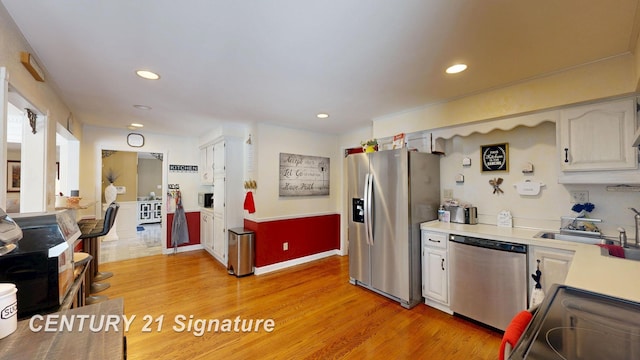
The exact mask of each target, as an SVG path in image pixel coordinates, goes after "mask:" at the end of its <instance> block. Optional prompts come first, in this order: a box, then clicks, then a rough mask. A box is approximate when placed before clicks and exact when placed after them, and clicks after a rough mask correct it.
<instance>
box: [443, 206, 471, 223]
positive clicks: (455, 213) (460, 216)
mask: <svg viewBox="0 0 640 360" xmlns="http://www.w3.org/2000/svg"><path fill="white" fill-rule="evenodd" d="M444 209H445V210H446V211H449V214H450V216H451V217H450V219H451V222H453V223H458V224H470V225H475V224H477V223H478V208H476V207H475V206H469V207H465V206H445V207H444Z"/></svg>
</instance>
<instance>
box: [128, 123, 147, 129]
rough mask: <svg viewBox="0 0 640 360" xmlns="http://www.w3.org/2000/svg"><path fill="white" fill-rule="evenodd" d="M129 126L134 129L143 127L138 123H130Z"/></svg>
mask: <svg viewBox="0 0 640 360" xmlns="http://www.w3.org/2000/svg"><path fill="white" fill-rule="evenodd" d="M130 126H131V127H134V128H141V127H144V125H142V124H138V123H131V125H130Z"/></svg>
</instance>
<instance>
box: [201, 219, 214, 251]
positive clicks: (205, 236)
mask: <svg viewBox="0 0 640 360" xmlns="http://www.w3.org/2000/svg"><path fill="white" fill-rule="evenodd" d="M200 240H201V243H202V245H203V247H204V249H205V250H207V252H209V253H210V254H211V255H213V211H208V210H201V211H200Z"/></svg>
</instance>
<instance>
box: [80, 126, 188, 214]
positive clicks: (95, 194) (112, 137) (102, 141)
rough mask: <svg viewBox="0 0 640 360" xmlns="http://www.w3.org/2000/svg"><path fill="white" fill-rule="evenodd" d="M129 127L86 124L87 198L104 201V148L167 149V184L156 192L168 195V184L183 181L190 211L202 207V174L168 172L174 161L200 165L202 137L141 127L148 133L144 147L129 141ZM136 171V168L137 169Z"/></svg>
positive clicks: (83, 184)
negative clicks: (101, 188) (100, 168)
mask: <svg viewBox="0 0 640 360" xmlns="http://www.w3.org/2000/svg"><path fill="white" fill-rule="evenodd" d="M129 132H130V131H128V130H126V129H111V128H102V127H93V126H85V127H84V130H83V135H84V136H83V141H82V144H81V149H80V150H81V151H80V169H81V172H80V196H81V197H82V198H83V202H84V201H87V202H93V201H100V192H99V188H98V190H96V184H99V183H100V180H101V179H100V176H101V172H98V171H97V170H98V166H99V163H98V162H99V161H100V156H101V152H100V151H101V149H111V150H122V151H134V152H135V151H142V152H158V153H162V152H165V153H166V157H165V158H164V159H163V163H162V165H163V168H164V173H163V176H166V178H163V180H164V184H163V186H164V188H163V190H162V191H157V192H156V195H158V196H162V197H163V199H165V198H166V190H167V184H179V185H180V190H181V192H182V200H183V206H184V208H185V210H186V211H199V208H198V191H199V189H200V177H199V174H198V173H197V172H195V173H174V172H167V169H168V166H169V165H170V164H172V165H198V159H199V149H198V139H197V138H191V137H179V136H168V135H158V134H150V133H145V132H144V131H141V132H140V133H142V134H143V135H144V136H145V144H144V146H143V147H140V148H132V147H130V146H128V145H127V134H128V133H129ZM133 171H135V169H134V170H133Z"/></svg>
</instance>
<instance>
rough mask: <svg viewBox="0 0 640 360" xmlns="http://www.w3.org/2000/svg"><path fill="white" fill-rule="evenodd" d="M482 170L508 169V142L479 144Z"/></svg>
mask: <svg viewBox="0 0 640 360" xmlns="http://www.w3.org/2000/svg"><path fill="white" fill-rule="evenodd" d="M480 163H481V164H482V165H481V166H482V171H483V172H485V171H509V143H503V144H491V145H482V146H480Z"/></svg>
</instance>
